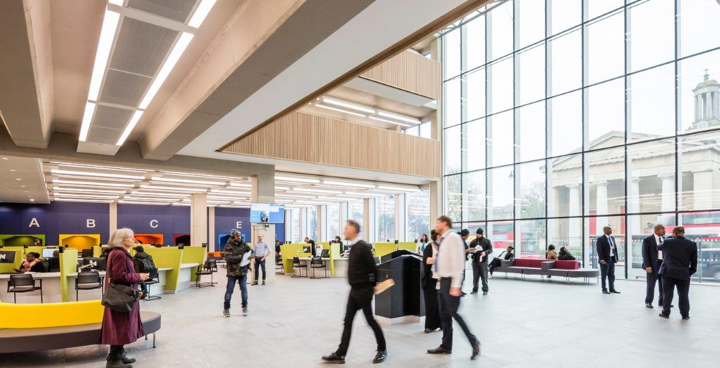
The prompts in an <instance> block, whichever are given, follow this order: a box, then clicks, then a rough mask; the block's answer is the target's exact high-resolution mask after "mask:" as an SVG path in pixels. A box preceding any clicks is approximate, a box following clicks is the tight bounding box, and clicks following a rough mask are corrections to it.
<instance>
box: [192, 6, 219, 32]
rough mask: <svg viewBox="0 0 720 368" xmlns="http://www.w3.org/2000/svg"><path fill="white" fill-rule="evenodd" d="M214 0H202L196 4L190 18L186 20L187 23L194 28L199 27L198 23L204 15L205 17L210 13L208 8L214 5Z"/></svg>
mask: <svg viewBox="0 0 720 368" xmlns="http://www.w3.org/2000/svg"><path fill="white" fill-rule="evenodd" d="M215 2H216V0H202V2H201V3H200V5H198V7H197V9H195V13H194V14H193V16H192V18H190V22H188V25H189V26H190V27H194V28H200V25H201V24H202V23H203V21H204V20H205V17H207V15H208V13H210V10H211V9H212V8H213V6H215Z"/></svg>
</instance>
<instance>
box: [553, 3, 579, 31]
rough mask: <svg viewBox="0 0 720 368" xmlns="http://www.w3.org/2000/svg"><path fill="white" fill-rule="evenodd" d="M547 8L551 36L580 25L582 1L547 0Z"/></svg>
mask: <svg viewBox="0 0 720 368" xmlns="http://www.w3.org/2000/svg"><path fill="white" fill-rule="evenodd" d="M548 6H549V8H548V12H549V13H550V19H551V22H550V34H551V35H554V34H556V33H559V32H562V31H564V30H566V29H568V28H571V27H574V26H576V25H578V24H580V21H581V16H582V0H548Z"/></svg>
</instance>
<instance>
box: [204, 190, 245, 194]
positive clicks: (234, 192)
mask: <svg viewBox="0 0 720 368" xmlns="http://www.w3.org/2000/svg"><path fill="white" fill-rule="evenodd" d="M210 193H225V194H240V195H250V192H236V191H234V190H227V189H211V190H210Z"/></svg>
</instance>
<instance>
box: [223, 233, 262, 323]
mask: <svg viewBox="0 0 720 368" xmlns="http://www.w3.org/2000/svg"><path fill="white" fill-rule="evenodd" d="M224 251H225V255H224V257H225V263H226V268H227V279H228V282H227V288H226V289H225V303H224V308H223V315H224V316H225V317H230V300H231V299H232V294H233V290H234V289H235V283H239V284H240V292H241V293H242V310H243V315H244V316H247V313H248V308H247V305H248V292H247V274H248V270H249V269H250V260H251V259H253V258H255V256H254V254H253V251H252V249H250V247H249V246H248V245H247V243H245V242H244V241H243V240H242V239H241V237H240V232H239V231H238V230H237V229H233V230H232V232H231V233H230V239H228V242H227V244H226V245H225V249H224Z"/></svg>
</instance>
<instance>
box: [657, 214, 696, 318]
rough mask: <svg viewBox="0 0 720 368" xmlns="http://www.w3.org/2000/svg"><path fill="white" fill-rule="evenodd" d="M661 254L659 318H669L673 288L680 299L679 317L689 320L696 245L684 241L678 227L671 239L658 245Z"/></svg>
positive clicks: (681, 230) (689, 241) (682, 232)
mask: <svg viewBox="0 0 720 368" xmlns="http://www.w3.org/2000/svg"><path fill="white" fill-rule="evenodd" d="M658 249H659V250H660V251H662V252H663V265H662V267H661V268H660V276H662V278H663V292H664V293H665V297H664V298H663V299H664V300H663V302H664V303H663V311H662V312H661V313H660V317H662V318H668V317H670V305H671V304H672V300H673V293H674V292H675V288H676V287H677V290H678V299H680V315H681V316H682V319H684V320H688V319H690V298H689V293H690V277H691V276H692V275H693V274H694V273H695V272H697V253H698V252H697V244H695V242H694V241H691V240H688V239H685V228H684V227H682V226H678V227H676V228H674V229H673V239H667V240H665V242H664V243H662V244H660V245H658Z"/></svg>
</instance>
